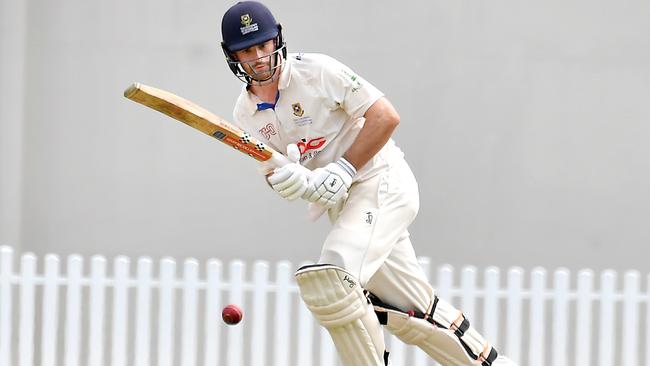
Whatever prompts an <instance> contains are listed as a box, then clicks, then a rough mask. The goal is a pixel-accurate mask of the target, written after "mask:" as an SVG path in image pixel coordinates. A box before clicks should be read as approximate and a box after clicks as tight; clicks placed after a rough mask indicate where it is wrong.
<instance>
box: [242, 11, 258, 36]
mask: <svg viewBox="0 0 650 366" xmlns="http://www.w3.org/2000/svg"><path fill="white" fill-rule="evenodd" d="M240 19H241V24H242V25H243V27H241V28H239V30H240V31H241V34H242V35H246V34H248V33H250V32H257V30H258V27H257V23H253V18H251V16H250V15H249V14H243V15H242V16H241V17H240Z"/></svg>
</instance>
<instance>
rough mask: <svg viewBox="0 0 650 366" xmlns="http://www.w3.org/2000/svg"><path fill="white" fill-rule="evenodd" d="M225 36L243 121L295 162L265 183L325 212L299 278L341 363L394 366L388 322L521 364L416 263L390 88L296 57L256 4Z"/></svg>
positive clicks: (415, 340) (336, 65) (447, 352)
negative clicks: (314, 251) (315, 247)
mask: <svg viewBox="0 0 650 366" xmlns="http://www.w3.org/2000/svg"><path fill="white" fill-rule="evenodd" d="M221 32H222V36H223V42H222V47H223V51H224V54H225V57H226V61H227V63H228V67H230V70H232V72H233V73H234V74H235V75H236V76H237V77H238V78H239V79H240V80H241V81H243V82H244V83H245V86H244V87H243V88H242V91H241V94H240V95H239V98H238V100H237V102H236V104H235V107H234V121H235V123H236V124H238V125H239V127H241V128H242V129H244V130H246V131H249V133H251V135H253V136H254V137H256V138H258V139H259V140H260V141H263V142H264V143H266V144H268V145H269V146H271V147H273V148H274V149H276V150H278V151H286V152H287V157H288V158H289V159H290V160H291V161H292V163H289V164H286V165H284V166H282V167H280V168H276V169H274V170H273V171H272V172H271V173H270V174H267V175H266V180H267V181H268V183H269V185H270V186H271V187H272V188H273V190H274V191H276V192H277V193H278V194H279V195H280V196H282V197H283V198H285V199H287V200H296V199H303V200H305V201H308V202H310V204H311V205H315V206H316V207H322V208H326V209H327V211H328V216H329V219H330V222H331V224H332V229H331V231H330V232H329V234H328V235H327V237H326V238H325V242H324V243H323V247H322V251H321V255H320V258H319V260H318V264H315V265H309V266H305V267H302V268H300V269H299V270H298V271H297V272H296V274H295V276H296V280H297V283H298V287H299V289H300V295H301V297H302V299H303V301H304V302H305V304H306V305H307V307H308V308H309V309H310V311H311V312H312V313H313V315H314V316H315V317H316V319H317V320H318V322H319V323H320V324H321V325H322V326H323V327H325V328H327V330H328V332H329V334H330V335H331V337H332V340H333V342H334V344H335V346H336V349H337V352H338V354H339V356H340V359H341V361H342V363H343V365H345V366H380V365H388V364H389V363H388V352H387V350H386V347H385V345H384V336H383V330H382V326H383V328H385V329H386V330H388V331H389V332H391V333H392V334H394V335H395V336H397V337H398V338H399V339H400V340H402V341H404V342H406V343H408V344H413V345H416V346H418V347H420V348H421V349H423V350H424V351H425V352H426V353H427V354H428V355H430V356H431V357H432V358H434V359H435V360H436V361H438V362H439V363H441V364H443V365H454V366H456V365H483V366H490V365H492V366H503V365H514V363H513V362H512V361H510V360H509V359H507V358H506V357H504V356H501V355H499V354H498V352H497V350H496V349H495V348H494V347H493V346H492V345H491V344H490V343H488V341H487V340H485V339H484V338H483V337H482V336H481V334H479V333H478V332H477V331H476V330H475V328H474V327H472V325H471V324H470V322H469V320H468V319H467V318H466V317H465V316H464V315H463V313H462V312H461V311H460V310H458V309H456V308H454V307H453V306H452V305H450V304H449V303H448V302H446V301H445V300H443V299H440V298H438V296H436V292H435V291H434V289H433V288H432V286H431V285H430V284H429V283H428V281H427V279H426V277H425V274H424V272H423V271H422V270H421V268H420V266H419V265H418V262H417V259H416V255H415V252H414V250H413V246H412V244H411V241H410V239H409V232H408V227H409V225H410V224H411V222H412V221H413V219H414V218H415V216H416V214H417V212H418V208H419V196H418V185H417V182H416V180H415V177H414V176H413V173H412V172H411V169H410V168H409V166H408V165H407V163H406V161H405V160H404V154H403V152H402V151H401V150H400V149H399V148H398V147H397V146H396V145H395V142H394V141H393V140H392V139H391V135H392V134H393V131H394V130H395V128H396V127H397V125H398V124H399V122H400V117H399V115H398V114H397V111H395V108H394V107H393V106H392V105H391V103H390V102H389V101H388V99H386V97H385V96H384V95H383V94H382V92H381V91H379V90H378V89H377V88H375V87H374V86H373V85H372V84H371V83H369V82H368V81H367V80H365V79H363V78H362V77H361V76H359V75H358V74H356V73H355V72H354V71H352V70H350V68H348V67H347V66H345V65H344V64H342V63H340V62H339V61H337V60H335V59H333V58H331V57H328V56H326V55H323V54H307V53H305V54H303V53H287V48H286V44H285V41H284V39H283V36H282V27H281V25H280V24H279V23H278V22H276V20H275V18H274V16H273V15H272V13H271V12H270V10H269V9H268V8H267V7H266V6H264V5H263V4H261V3H259V2H254V1H243V2H239V3H237V4H235V5H234V6H232V7H231V8H230V9H228V10H227V11H226V13H225V14H224V16H223V19H222V23H221Z"/></svg>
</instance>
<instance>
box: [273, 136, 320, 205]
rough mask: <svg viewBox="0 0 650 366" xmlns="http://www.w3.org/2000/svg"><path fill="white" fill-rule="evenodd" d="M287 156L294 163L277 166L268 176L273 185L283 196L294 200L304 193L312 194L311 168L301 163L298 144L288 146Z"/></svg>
mask: <svg viewBox="0 0 650 366" xmlns="http://www.w3.org/2000/svg"><path fill="white" fill-rule="evenodd" d="M287 157H288V158H289V160H291V161H292V163H289V164H286V165H284V166H282V167H280V168H275V169H274V170H273V174H271V175H269V176H267V177H266V180H267V182H269V184H270V185H271V188H273V190H274V191H276V192H277V193H278V194H279V195H280V196H281V197H282V198H285V199H287V200H289V201H293V200H295V199H296V198H300V197H303V195H311V193H312V192H313V191H312V190H311V189H310V188H311V187H310V186H309V177H310V175H311V173H312V171H311V170H309V169H307V168H305V167H304V166H302V165H300V163H299V162H298V160H300V150H299V149H298V146H297V145H296V144H290V145H288V146H287Z"/></svg>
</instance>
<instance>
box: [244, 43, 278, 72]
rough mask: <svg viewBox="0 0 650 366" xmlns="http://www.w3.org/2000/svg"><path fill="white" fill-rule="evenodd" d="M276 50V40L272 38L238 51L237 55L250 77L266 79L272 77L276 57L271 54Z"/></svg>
mask: <svg viewBox="0 0 650 366" xmlns="http://www.w3.org/2000/svg"><path fill="white" fill-rule="evenodd" d="M274 51H275V41H274V40H272V39H271V40H268V41H266V42H264V43H260V44H256V45H254V46H251V47H248V48H245V49H243V50H240V51H236V52H235V57H236V58H237V60H238V61H239V62H240V63H241V64H242V67H243V68H244V71H246V73H247V74H248V75H250V77H252V78H253V79H255V80H266V79H268V78H270V77H271V75H272V74H271V73H272V71H271V70H272V68H273V67H274V66H275V57H272V56H271V54H272V53H273V52H274Z"/></svg>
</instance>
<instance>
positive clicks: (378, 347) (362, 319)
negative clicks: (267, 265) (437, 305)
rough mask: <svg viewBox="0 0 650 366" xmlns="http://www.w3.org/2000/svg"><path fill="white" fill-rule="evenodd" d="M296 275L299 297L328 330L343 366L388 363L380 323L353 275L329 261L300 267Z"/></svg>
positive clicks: (370, 365) (376, 365)
mask: <svg viewBox="0 0 650 366" xmlns="http://www.w3.org/2000/svg"><path fill="white" fill-rule="evenodd" d="M295 276H296V280H297V282H298V287H299V289H300V296H301V297H302V299H303V301H304V302H305V304H306V305H307V307H308V308H309V310H310V311H311V312H312V314H314V317H316V319H317V320H318V322H319V323H320V324H321V325H322V326H323V327H325V328H326V329H327V331H328V332H329V333H330V335H331V337H332V340H333V341H334V345H335V346H336V350H337V351H338V353H339V356H340V358H341V362H342V363H343V365H344V366H385V365H388V354H387V353H386V352H385V350H386V347H385V346H384V335H383V333H382V329H381V325H380V324H379V321H378V320H377V315H376V314H375V312H374V309H373V307H372V304H371V303H370V301H369V300H368V299H367V298H366V296H365V295H364V292H363V289H362V288H361V286H360V285H359V281H357V279H356V278H354V276H352V275H351V274H350V273H348V272H346V271H345V270H344V269H342V268H340V267H337V266H334V265H329V264H318V265H310V266H305V267H302V268H300V269H299V270H298V271H297V272H296V274H295Z"/></svg>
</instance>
